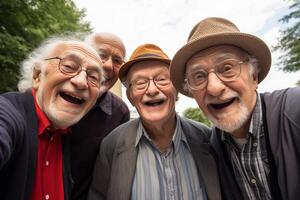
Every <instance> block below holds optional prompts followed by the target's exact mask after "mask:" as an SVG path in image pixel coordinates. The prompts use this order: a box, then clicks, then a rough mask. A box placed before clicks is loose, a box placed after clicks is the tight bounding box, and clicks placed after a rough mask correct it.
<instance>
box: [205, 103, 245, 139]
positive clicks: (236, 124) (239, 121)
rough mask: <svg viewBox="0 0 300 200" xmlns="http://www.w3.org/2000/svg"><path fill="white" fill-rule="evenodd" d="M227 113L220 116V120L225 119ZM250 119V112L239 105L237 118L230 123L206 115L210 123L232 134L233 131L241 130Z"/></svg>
mask: <svg viewBox="0 0 300 200" xmlns="http://www.w3.org/2000/svg"><path fill="white" fill-rule="evenodd" d="M227 115H228V114H227V113H223V114H221V115H219V116H220V118H222V119H226V117H227ZM249 117H250V112H249V110H248V108H247V107H246V106H245V105H240V112H239V117H236V120H234V121H230V122H226V121H223V122H222V121H220V120H217V119H216V118H215V117H213V116H211V115H208V116H207V118H208V119H209V120H210V121H212V123H213V124H214V125H215V126H216V127H218V128H219V129H221V130H223V131H225V132H228V133H232V132H233V131H235V130H237V129H239V128H241V127H242V126H243V125H244V124H245V123H246V121H247V120H248V119H249Z"/></svg>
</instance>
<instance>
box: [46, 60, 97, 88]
mask: <svg viewBox="0 0 300 200" xmlns="http://www.w3.org/2000/svg"><path fill="white" fill-rule="evenodd" d="M53 59H58V60H59V63H58V69H59V71H60V72H61V73H63V74H66V75H69V76H76V75H77V74H79V73H80V72H81V71H82V70H84V71H85V72H86V74H87V81H88V83H90V84H91V85H92V86H94V87H100V83H101V81H102V73H101V70H100V69H99V70H97V69H85V68H83V67H82V66H81V65H79V64H78V63H77V62H75V61H74V60H72V59H69V58H60V57H52V58H46V59H45V60H53Z"/></svg>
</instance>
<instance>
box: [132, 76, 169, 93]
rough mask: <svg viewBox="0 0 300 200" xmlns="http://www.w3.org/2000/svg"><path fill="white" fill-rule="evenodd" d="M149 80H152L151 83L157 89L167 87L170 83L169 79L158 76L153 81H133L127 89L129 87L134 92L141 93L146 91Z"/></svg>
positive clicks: (143, 79)
mask: <svg viewBox="0 0 300 200" xmlns="http://www.w3.org/2000/svg"><path fill="white" fill-rule="evenodd" d="M150 80H152V81H153V83H154V84H155V86H156V87H157V88H159V89H162V88H164V87H167V86H169V85H170V83H171V80H170V77H168V76H166V75H158V76H156V77H154V78H153V79H149V78H138V79H135V80H133V81H132V82H131V83H130V84H129V87H131V88H132V89H133V90H135V91H137V92H143V91H146V90H147V89H148V87H149V84H150Z"/></svg>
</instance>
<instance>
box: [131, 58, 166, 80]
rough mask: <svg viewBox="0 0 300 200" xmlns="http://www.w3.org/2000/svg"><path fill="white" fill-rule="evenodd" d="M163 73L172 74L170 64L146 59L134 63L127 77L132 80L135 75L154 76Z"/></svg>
mask: <svg viewBox="0 0 300 200" xmlns="http://www.w3.org/2000/svg"><path fill="white" fill-rule="evenodd" d="M161 73H164V74H168V75H169V74H170V72H169V65H168V64H167V63H164V62H161V61H156V60H146V61H142V62H137V63H135V64H133V65H132V66H131V68H130V69H129V71H128V73H127V79H128V80H131V79H132V78H135V77H144V78H153V77H152V76H156V75H158V74H161Z"/></svg>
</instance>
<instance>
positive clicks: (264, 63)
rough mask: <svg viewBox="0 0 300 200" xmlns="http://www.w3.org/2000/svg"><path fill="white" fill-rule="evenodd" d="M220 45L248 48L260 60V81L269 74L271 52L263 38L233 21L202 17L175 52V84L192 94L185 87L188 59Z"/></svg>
mask: <svg viewBox="0 0 300 200" xmlns="http://www.w3.org/2000/svg"><path fill="white" fill-rule="evenodd" d="M216 45H233V46H236V47H239V48H241V49H243V50H244V51H246V52H247V53H248V54H250V55H251V56H253V57H254V58H256V59H257V61H258V68H259V74H258V82H261V81H262V80H263V79H264V78H265V77H266V75H267V74H268V72H269V70H270V66H271V52H270V50H269V48H268V46H267V45H266V44H265V43H264V41H262V40H261V39H260V38H258V37H256V36H254V35H250V34H247V33H242V32H240V31H239V29H238V28H237V27H236V26H235V25H234V24H233V23H232V22H230V21H228V20H226V19H223V18H217V17H211V18H206V19H204V20H202V21H200V22H199V23H198V24H196V25H195V26H194V28H193V29H192V31H191V33H190V35H189V38H188V42H187V44H186V45H184V46H183V47H182V48H181V49H179V50H178V51H177V53H176V54H175V56H174V58H173V60H172V62H171V66H170V75H171V81H172V82H173V85H174V86H175V88H176V89H177V90H178V91H179V92H180V93H182V94H184V95H186V96H189V97H191V94H190V93H189V92H188V91H186V90H184V84H185V83H184V79H185V69H186V63H187V61H188V60H189V59H190V58H191V57H192V56H193V55H194V54H196V53H198V52H199V51H201V50H204V49H207V48H209V47H212V46H216Z"/></svg>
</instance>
